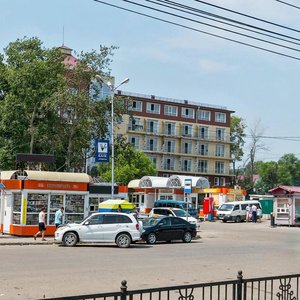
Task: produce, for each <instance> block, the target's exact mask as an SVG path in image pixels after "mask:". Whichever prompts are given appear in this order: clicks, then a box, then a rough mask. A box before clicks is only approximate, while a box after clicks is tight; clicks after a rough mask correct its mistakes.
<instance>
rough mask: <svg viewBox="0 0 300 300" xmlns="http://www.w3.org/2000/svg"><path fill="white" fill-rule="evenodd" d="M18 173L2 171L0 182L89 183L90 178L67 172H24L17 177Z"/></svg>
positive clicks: (83, 174)
mask: <svg viewBox="0 0 300 300" xmlns="http://www.w3.org/2000/svg"><path fill="white" fill-rule="evenodd" d="M17 173H19V171H2V172H1V174H0V178H1V180H8V179H21V178H22V179H25V180H26V179H27V180H45V181H68V182H82V183H89V182H91V181H92V178H91V177H90V176H89V175H88V174H85V173H67V172H48V171H33V170H25V171H24V172H23V176H22V177H20V176H18V174H17Z"/></svg>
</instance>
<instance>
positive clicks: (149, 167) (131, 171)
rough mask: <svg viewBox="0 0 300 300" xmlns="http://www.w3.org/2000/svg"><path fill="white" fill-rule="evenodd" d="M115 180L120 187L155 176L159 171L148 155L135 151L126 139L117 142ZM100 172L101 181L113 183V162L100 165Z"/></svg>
mask: <svg viewBox="0 0 300 300" xmlns="http://www.w3.org/2000/svg"><path fill="white" fill-rule="evenodd" d="M114 149H115V158H114V170H115V172H114V178H115V182H117V183H118V184H120V185H128V183H129V182H130V181H131V180H133V179H139V178H141V177H143V176H146V175H147V176H155V175H157V171H156V170H155V168H154V165H153V163H152V161H151V160H150V159H149V158H148V157H147V155H146V154H144V153H142V152H141V151H138V150H135V149H134V146H133V145H132V144H130V143H128V142H126V140H125V139H124V138H120V139H116V141H115V147H114ZM98 172H99V176H100V177H101V179H103V180H104V181H111V162H109V163H99V165H98Z"/></svg>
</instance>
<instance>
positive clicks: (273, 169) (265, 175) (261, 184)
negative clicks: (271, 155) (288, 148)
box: [255, 161, 279, 194]
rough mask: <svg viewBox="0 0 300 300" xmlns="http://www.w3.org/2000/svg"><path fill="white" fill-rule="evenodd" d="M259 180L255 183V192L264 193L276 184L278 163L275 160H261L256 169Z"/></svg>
mask: <svg viewBox="0 0 300 300" xmlns="http://www.w3.org/2000/svg"><path fill="white" fill-rule="evenodd" d="M257 172H258V174H259V180H258V182H257V183H256V184H255V188H256V190H257V193H260V194H265V193H267V192H268V191H269V190H270V189H272V188H273V187H274V186H276V185H278V182H279V181H278V180H279V178H278V163H277V162H275V161H269V162H261V163H260V165H259V167H258V170H257Z"/></svg>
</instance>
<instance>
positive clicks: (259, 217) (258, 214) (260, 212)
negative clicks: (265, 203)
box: [257, 207, 262, 223]
mask: <svg viewBox="0 0 300 300" xmlns="http://www.w3.org/2000/svg"><path fill="white" fill-rule="evenodd" d="M261 218H262V209H261V208H260V207H259V208H258V209H257V219H258V222H259V223H261Z"/></svg>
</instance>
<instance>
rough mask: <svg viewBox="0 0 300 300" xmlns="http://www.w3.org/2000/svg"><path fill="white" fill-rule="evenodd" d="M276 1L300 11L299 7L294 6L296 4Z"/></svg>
mask: <svg viewBox="0 0 300 300" xmlns="http://www.w3.org/2000/svg"><path fill="white" fill-rule="evenodd" d="M275 1H277V2H280V3H283V4H285V5H288V6H291V7H294V8H297V9H300V6H297V5H294V4H291V3H288V2H285V1H281V0H275Z"/></svg>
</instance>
